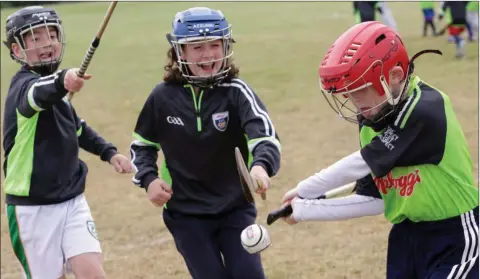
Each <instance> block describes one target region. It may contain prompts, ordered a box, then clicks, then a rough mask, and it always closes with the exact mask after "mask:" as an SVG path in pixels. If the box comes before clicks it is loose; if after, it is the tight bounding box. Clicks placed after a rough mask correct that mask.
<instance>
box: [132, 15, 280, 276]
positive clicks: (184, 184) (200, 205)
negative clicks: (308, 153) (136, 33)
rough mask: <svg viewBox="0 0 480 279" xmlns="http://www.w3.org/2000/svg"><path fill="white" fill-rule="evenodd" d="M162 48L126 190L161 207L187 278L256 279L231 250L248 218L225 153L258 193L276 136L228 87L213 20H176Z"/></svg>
mask: <svg viewBox="0 0 480 279" xmlns="http://www.w3.org/2000/svg"><path fill="white" fill-rule="evenodd" d="M167 39H168V41H169V43H170V44H171V48H170V50H169V51H168V60H169V61H168V63H167V65H166V66H165V67H164V69H165V74H164V77H163V81H162V82H161V83H159V84H157V85H156V86H155V88H154V89H153V91H152V92H151V93H150V95H149V96H148V98H147V100H146V102H145V104H144V106H143V108H142V110H141V112H140V115H139V117H138V120H137V124H136V127H135V131H134V133H133V134H134V137H135V140H134V141H133V142H132V145H131V156H132V161H133V163H134V165H135V167H136V174H135V176H134V178H133V182H134V184H136V185H138V186H139V187H142V188H144V189H145V190H146V191H147V196H148V199H149V200H150V202H151V203H152V204H153V205H155V206H157V207H164V209H163V219H164V222H165V225H166V226H167V228H168V230H169V231H170V233H171V234H172V236H173V238H174V240H175V244H176V247H177V249H178V251H179V252H180V254H181V255H182V256H183V257H184V259H185V262H186V265H187V267H188V270H189V272H190V274H191V275H192V277H193V278H200V279H202V278H208V279H215V278H219V279H220V278H250V279H254V278H265V274H264V271H263V267H262V263H261V258H260V255H259V254H249V253H248V252H246V251H245V250H244V249H243V247H242V244H241V241H240V234H241V232H242V230H243V229H244V228H246V227H247V226H249V225H251V224H253V223H255V219H256V215H257V211H256V208H255V205H254V204H253V203H250V202H248V201H247V200H246V199H245V197H244V194H243V191H242V187H241V185H240V178H239V175H238V172H237V167H236V162H235V155H234V150H235V147H239V149H240V150H241V152H242V154H243V157H244V159H250V160H249V168H250V174H251V176H252V178H253V179H255V181H261V185H262V188H260V189H259V190H258V191H257V192H258V193H259V194H260V193H264V192H265V191H266V190H267V189H268V187H269V186H270V183H271V182H270V177H272V176H273V175H275V174H276V173H277V172H278V170H279V167H280V142H279V138H278V134H277V132H276V130H275V127H274V126H273V124H272V121H271V119H270V117H269V115H268V113H267V110H266V108H265V105H264V104H263V102H262V101H261V100H260V99H259V97H258V96H257V95H256V93H255V92H254V91H253V89H252V88H251V87H250V86H248V85H247V84H246V83H245V82H244V81H243V80H241V79H239V78H238V69H237V68H236V67H235V65H234V64H233V63H232V55H233V50H232V43H233V42H234V41H233V38H232V30H231V25H230V24H229V23H228V22H227V20H226V19H225V17H224V16H223V14H222V13H221V12H220V11H217V10H212V9H209V8H191V9H188V10H185V11H182V12H179V13H177V14H176V16H175V19H174V21H173V24H172V32H171V33H170V34H167ZM160 150H162V152H163V155H164V161H163V163H162V166H161V167H160V171H159V170H158V167H157V157H158V152H159V151H160ZM265 248H266V247H265Z"/></svg>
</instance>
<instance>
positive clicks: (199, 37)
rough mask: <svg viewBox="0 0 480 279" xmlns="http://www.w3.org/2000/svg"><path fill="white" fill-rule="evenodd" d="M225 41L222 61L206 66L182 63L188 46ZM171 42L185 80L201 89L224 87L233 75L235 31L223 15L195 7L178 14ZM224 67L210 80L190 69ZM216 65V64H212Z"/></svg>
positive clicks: (197, 63) (214, 61)
mask: <svg viewBox="0 0 480 279" xmlns="http://www.w3.org/2000/svg"><path fill="white" fill-rule="evenodd" d="M219 39H220V40H222V42H223V51H224V53H223V54H224V55H223V57H222V58H221V59H215V60H211V61H204V62H187V61H185V60H184V59H181V56H182V51H183V49H182V47H183V46H185V45H187V44H193V43H196V44H198V43H199V42H208V41H215V40H219ZM167 40H168V41H169V43H170V44H171V45H172V47H173V49H174V50H175V53H176V55H177V57H178V64H179V69H180V71H181V73H182V75H183V76H184V77H185V79H186V80H187V81H188V82H189V83H192V84H195V85H197V86H200V87H211V86H214V85H216V84H218V83H220V82H221V81H222V80H223V79H224V78H225V77H226V76H227V75H228V72H229V71H230V65H231V64H230V60H229V59H230V57H231V56H232V55H233V50H232V47H231V43H233V42H234V40H233V39H232V27H231V25H230V24H229V23H228V21H227V19H226V18H225V16H224V15H223V13H222V12H221V11H218V10H213V9H209V8H204V7H195V8H190V9H188V10H185V11H182V12H178V13H177V14H176V15H175V19H174V20H173V23H172V32H171V34H167ZM211 63H222V64H221V67H220V69H219V70H218V72H216V73H213V74H211V75H207V76H196V75H193V74H192V72H191V71H190V69H189V67H188V65H192V64H194V65H199V66H200V65H202V64H211ZM212 65H213V64H212Z"/></svg>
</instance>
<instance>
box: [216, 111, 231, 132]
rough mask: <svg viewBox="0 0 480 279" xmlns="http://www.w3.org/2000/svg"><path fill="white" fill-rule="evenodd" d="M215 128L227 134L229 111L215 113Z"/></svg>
mask: <svg viewBox="0 0 480 279" xmlns="http://www.w3.org/2000/svg"><path fill="white" fill-rule="evenodd" d="M212 121H213V126H215V128H216V129H217V130H219V131H220V132H225V130H226V129H227V125H228V111H224V112H219V113H214V114H213V115H212Z"/></svg>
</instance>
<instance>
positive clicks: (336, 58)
mask: <svg viewBox="0 0 480 279" xmlns="http://www.w3.org/2000/svg"><path fill="white" fill-rule="evenodd" d="M395 66H400V67H402V69H403V72H404V73H405V75H408V74H409V73H408V72H407V71H408V70H409V59H408V54H407V50H406V49H405V45H404V44H403V42H402V40H401V39H400V35H399V34H398V33H397V32H396V31H395V30H394V29H392V28H390V27H388V26H386V25H384V24H381V23H379V22H376V21H368V22H363V23H360V24H357V25H355V26H353V27H352V28H350V29H349V30H347V31H346V32H345V33H343V34H342V35H341V36H340V37H339V38H338V39H337V40H336V41H335V42H334V43H333V45H332V46H331V47H330V49H329V50H328V51H327V53H326V55H325V57H324V58H323V60H322V62H321V63H320V67H319V70H318V73H319V76H320V87H321V90H322V93H323V95H324V96H325V97H326V99H327V101H328V102H329V104H330V106H331V107H332V108H333V109H334V110H335V111H336V112H337V113H339V114H340V115H341V116H342V117H343V118H345V119H346V120H349V121H352V122H355V123H358V121H357V116H358V115H360V112H359V111H358V109H357V108H356V107H353V108H352V107H351V106H350V107H349V106H348V105H347V102H348V101H349V99H348V96H349V93H351V92H353V91H356V90H360V89H363V88H366V87H369V86H373V88H375V89H376V91H377V92H378V94H379V95H381V96H382V95H386V97H387V100H386V101H387V102H388V103H389V104H390V105H392V106H394V105H396V104H397V103H398V101H399V99H400V98H398V99H394V98H393V97H392V95H391V92H390V89H389V87H388V84H389V72H390V70H391V69H392V68H393V67H395ZM407 73H408V74H407ZM406 78H407V76H406ZM345 97H346V98H345ZM329 99H333V100H332V101H333V104H332V101H331V100H329ZM345 110H348V111H350V115H346V114H345V113H344V112H345Z"/></svg>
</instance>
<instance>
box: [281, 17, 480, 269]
mask: <svg viewBox="0 0 480 279" xmlns="http://www.w3.org/2000/svg"><path fill="white" fill-rule="evenodd" d="M427 52H434V53H440V52H439V51H434V50H424V51H422V52H420V53H418V54H416V55H414V56H413V57H412V58H411V59H409V57H408V54H407V50H406V48H405V45H404V44H403V42H402V39H401V38H400V35H399V34H398V33H397V32H396V31H395V30H393V29H391V28H390V27H388V26H385V25H383V24H381V23H378V22H375V21H370V22H364V23H360V24H357V25H355V26H353V27H352V28H350V29H349V30H347V31H346V32H345V33H343V34H342V35H341V36H340V37H339V38H338V39H337V40H336V41H335V43H334V44H333V45H332V47H331V48H330V49H329V50H328V51H327V53H326V55H325V57H324V59H323V60H322V62H321V63H320V67H319V76H320V86H321V91H322V94H323V95H324V96H325V98H326V99H327V100H328V102H329V104H330V105H331V107H332V108H333V109H334V110H335V111H336V113H338V114H339V115H340V116H342V117H343V118H344V119H346V120H348V121H351V122H354V123H358V124H359V126H360V142H361V148H360V150H358V151H357V152H354V153H353V154H351V155H348V156H346V157H344V158H343V159H341V160H339V161H337V162H336V163H334V164H332V165H331V166H329V167H327V168H325V169H323V170H321V171H320V172H318V173H316V174H314V175H312V176H310V177H308V178H307V179H305V180H303V181H301V182H300V183H299V184H298V185H297V187H295V188H293V189H292V190H290V191H288V192H287V193H286V194H285V196H284V198H283V202H284V203H287V204H291V207H292V208H293V213H292V214H291V215H290V216H289V217H287V218H286V221H287V222H288V223H290V224H294V223H297V222H300V221H309V220H342V219H350V218H357V217H362V216H369V215H378V214H381V213H384V215H385V217H386V218H387V220H388V221H390V222H391V223H392V224H393V227H392V229H391V232H390V235H389V239H388V255H387V276H386V278H388V279H393V278H395V279H399V278H405V279H414V278H478V203H479V202H478V195H479V193H478V188H477V187H476V186H475V184H474V178H473V175H472V159H471V157H470V154H469V150H468V145H467V142H466V140H465V137H464V135H463V132H462V129H461V127H460V124H459V122H458V120H457V119H456V117H455V112H454V110H453V107H452V104H451V102H450V99H449V97H448V96H447V95H445V94H444V93H443V92H441V91H440V90H438V89H436V88H434V87H432V86H431V85H429V84H427V83H426V82H424V81H423V80H421V79H420V77H419V76H417V75H415V74H414V73H413V72H414V71H413V69H414V67H413V62H414V60H415V59H416V58H417V57H418V56H419V55H421V54H424V53H427ZM440 54H441V53H440ZM355 181H357V190H356V193H355V194H353V195H350V196H347V197H342V198H338V199H330V200H316V199H315V198H316V197H318V196H321V195H323V194H324V193H325V192H327V191H329V190H332V189H334V188H336V187H339V186H341V185H344V184H347V183H351V182H355Z"/></svg>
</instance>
